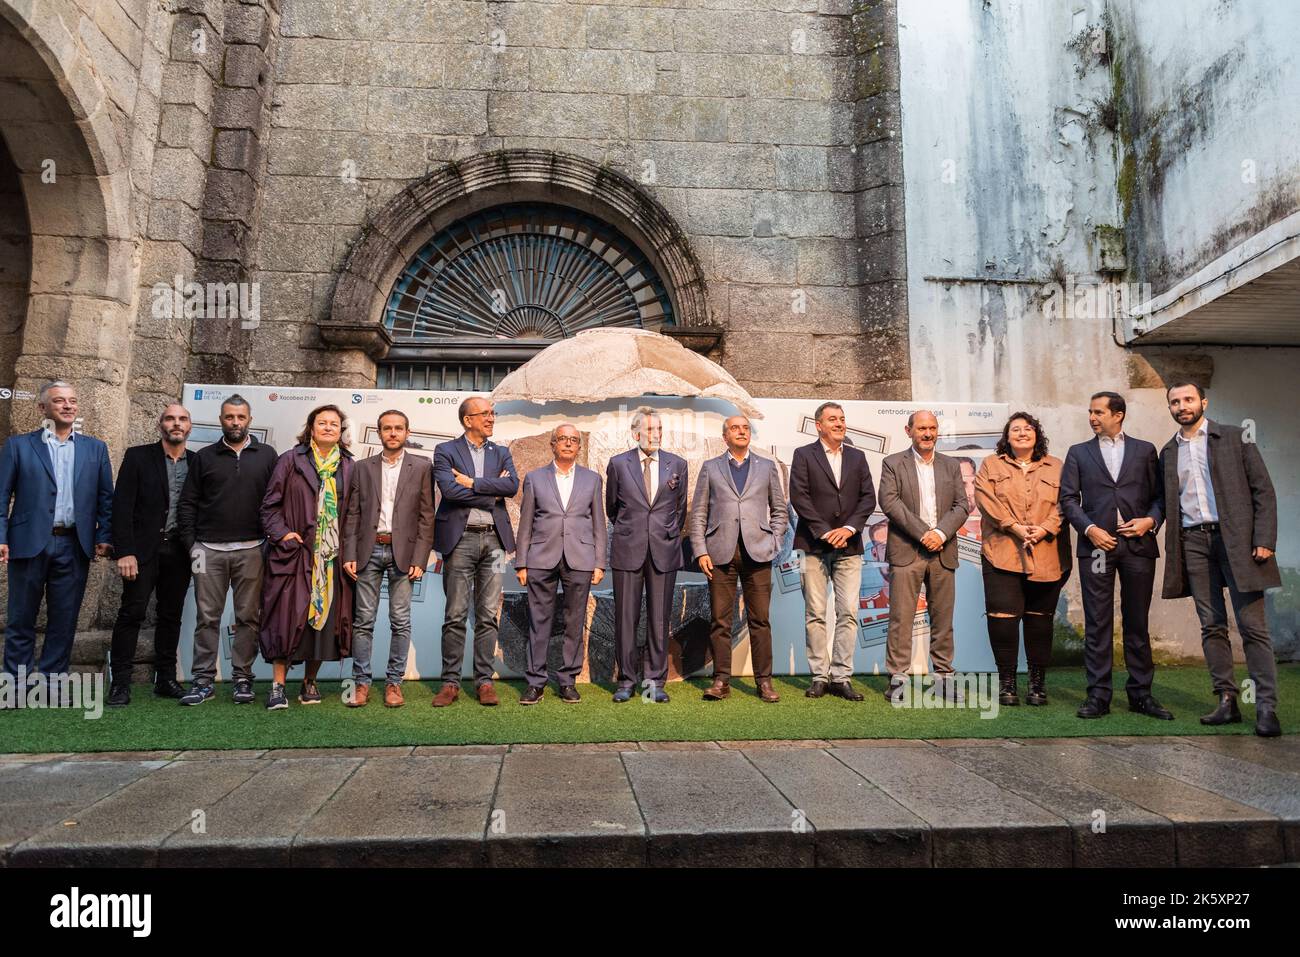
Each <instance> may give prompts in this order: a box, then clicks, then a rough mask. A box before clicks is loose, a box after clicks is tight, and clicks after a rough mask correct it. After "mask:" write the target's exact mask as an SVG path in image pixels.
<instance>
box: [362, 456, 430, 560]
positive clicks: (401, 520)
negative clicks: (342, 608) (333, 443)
mask: <svg viewBox="0 0 1300 957" xmlns="http://www.w3.org/2000/svg"><path fill="white" fill-rule="evenodd" d="M382 459H383V456H382V455H372V456H370V457H369V458H365V459H362V460H361V461H360V462H358V463H357V464H356V467H355V468H354V469H353V470H352V488H351V490H350V492H349V494H348V511H347V515H346V516H345V517H344V519H343V548H342V553H343V561H344V562H356V563H357V566H358V567H357V571H358V573H359V572H360V571H361V568H362V567H364V566H365V563H366V562H368V561H370V552H371V551H372V550H373V549H374V547H375V533H376V531H377V530H378V528H379V505H380V502H381V499H382V498H383V494H384V478H383V475H382V474H381V469H382V464H381V463H382ZM432 550H433V468H432V467H431V465H430V462H429V459H428V458H427V457H426V456H423V455H416V454H414V453H413V452H411V450H410V449H407V450H406V453H405V456H404V457H403V459H402V470H401V472H400V473H398V476H397V494H396V496H395V497H394V498H393V561H394V562H395V563H396V564H397V567H398V568H400V569H403V570H405V569H407V568H410V567H411V566H412V565H415V566H416V567H418V568H424V567H426V566H427V565H428V564H429V552H430V551H432Z"/></svg>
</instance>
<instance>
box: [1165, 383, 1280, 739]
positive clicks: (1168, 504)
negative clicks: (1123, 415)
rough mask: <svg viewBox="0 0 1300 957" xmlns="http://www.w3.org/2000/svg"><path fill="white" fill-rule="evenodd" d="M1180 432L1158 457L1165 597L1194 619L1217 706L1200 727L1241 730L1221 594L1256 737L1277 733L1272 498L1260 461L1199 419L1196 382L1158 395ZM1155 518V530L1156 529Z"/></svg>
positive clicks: (1253, 449) (1233, 430) (1200, 394)
mask: <svg viewBox="0 0 1300 957" xmlns="http://www.w3.org/2000/svg"><path fill="white" fill-rule="evenodd" d="M1165 396H1166V398H1167V399H1168V400H1169V414H1170V415H1172V416H1173V418H1174V421H1175V422H1177V423H1178V426H1179V429H1178V432H1177V433H1175V435H1174V437H1173V438H1172V439H1170V440H1169V441H1168V442H1167V443H1165V447H1164V448H1163V449H1162V450H1161V451H1160V471H1161V474H1162V475H1163V476H1164V482H1163V486H1164V488H1163V495H1162V498H1161V501H1159V502H1157V505H1158V507H1159V508H1160V510H1161V512H1162V515H1163V517H1167V519H1168V521H1166V522H1165V581H1164V588H1163V590H1162V593H1161V594H1162V595H1163V596H1164V597H1165V598H1185V597H1187V596H1188V595H1191V596H1192V600H1193V601H1194V602H1195V603H1196V615H1197V617H1198V618H1200V620H1201V648H1202V649H1203V650H1204V652H1205V663H1206V664H1207V665H1208V666H1209V668H1210V676H1211V677H1212V678H1213V679H1214V693H1215V694H1216V695H1217V696H1218V699H1219V705H1218V707H1217V708H1215V709H1214V710H1213V711H1212V712H1210V713H1209V714H1207V715H1205V716H1203V717H1202V718H1201V724H1209V725H1219V724H1235V723H1238V722H1240V721H1241V711H1240V710H1239V709H1238V707H1237V685H1236V682H1235V681H1234V679H1233V673H1232V644H1231V642H1230V641H1229V639H1228V611H1227V608H1226V606H1225V605H1224V602H1223V589H1224V588H1225V587H1226V588H1227V589H1228V594H1229V596H1230V597H1231V599H1232V610H1233V612H1234V613H1235V615H1236V618H1237V630H1238V631H1240V632H1241V645H1242V649H1243V651H1244V652H1245V654H1246V668H1247V670H1248V671H1249V672H1250V678H1251V680H1252V681H1253V682H1254V683H1255V733H1256V734H1258V735H1260V736H1262V737H1276V736H1277V735H1279V734H1281V733H1282V726H1281V724H1280V723H1279V721H1278V718H1277V664H1276V662H1275V660H1274V657H1273V643H1272V641H1270V640H1269V635H1268V621H1267V619H1266V618H1265V615H1264V589H1266V588H1276V587H1278V586H1279V585H1281V584H1282V578H1281V575H1280V574H1279V572H1278V567H1277V559H1276V558H1274V557H1273V551H1274V549H1275V548H1276V547H1277V496H1276V495H1275V494H1274V492H1273V483H1272V481H1271V480H1270V479H1269V477H1268V469H1267V468H1266V467H1265V465H1264V459H1263V456H1261V455H1260V454H1259V448H1258V446H1256V445H1255V443H1254V442H1253V441H1251V440H1249V439H1247V438H1246V437H1245V436H1244V435H1243V432H1242V430H1241V429H1239V428H1237V427H1236V426H1234V425H1223V424H1221V423H1219V422H1211V421H1210V420H1209V419H1207V418H1206V417H1205V409H1206V407H1207V406H1209V401H1208V400H1207V399H1206V398H1205V390H1204V389H1202V388H1201V387H1200V386H1199V385H1197V384H1196V383H1194V382H1178V383H1175V384H1173V385H1171V386H1170V387H1169V389H1168V390H1167V391H1166V392H1165ZM1159 523H1160V520H1159V519H1157V521H1156V524H1157V525H1159Z"/></svg>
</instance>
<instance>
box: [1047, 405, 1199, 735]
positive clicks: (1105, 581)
mask: <svg viewBox="0 0 1300 957" xmlns="http://www.w3.org/2000/svg"><path fill="white" fill-rule="evenodd" d="M1126 409H1127V405H1126V403H1125V402H1124V397H1123V396H1121V395H1120V394H1119V393H1117V392H1098V393H1097V394H1096V395H1094V396H1093V397H1092V401H1091V402H1090V403H1089V406H1088V424H1089V425H1090V426H1092V431H1093V432H1094V433H1095V438H1093V439H1092V440H1091V441H1089V442H1081V443H1080V444H1078V445H1074V446H1071V447H1070V451H1069V452H1068V453H1067V454H1066V456H1065V465H1064V466H1063V467H1062V469H1061V499H1060V501H1061V514H1062V515H1063V516H1064V518H1065V520H1066V521H1068V522H1069V523H1070V524H1071V525H1073V526H1074V530H1075V531H1076V532H1078V533H1079V544H1078V555H1079V583H1080V586H1081V591H1082V593H1083V616H1084V652H1083V654H1084V666H1085V668H1086V669H1087V673H1088V698H1087V700H1086V701H1084V703H1083V705H1082V706H1081V707H1080V708H1079V711H1078V715H1079V717H1080V718H1100V717H1102V716H1103V715H1106V714H1109V713H1110V698H1111V680H1110V673H1111V657H1112V650H1113V648H1114V644H1115V577H1116V575H1118V576H1119V585H1120V615H1121V620H1122V622H1123V632H1124V664H1125V666H1126V667H1127V668H1128V682H1127V684H1126V686H1125V690H1126V691H1127V692H1128V706H1129V710H1130V711H1136V712H1138V713H1139V714H1145V715H1148V716H1149V717H1152V718H1159V719H1162V720H1165V721H1172V720H1173V717H1174V716H1173V715H1172V714H1170V713H1169V712H1168V711H1166V710H1165V709H1164V708H1162V707H1161V706H1160V703H1159V702H1157V701H1156V699H1155V698H1154V697H1153V696H1152V694H1151V681H1152V679H1153V677H1154V674H1155V666H1154V665H1153V664H1152V661H1151V634H1150V632H1149V631H1148V630H1147V614H1148V612H1149V611H1150V609H1151V593H1152V589H1153V588H1154V587H1155V581H1156V558H1157V557H1159V555H1160V547H1159V546H1158V545H1157V544H1156V536H1155V533H1156V530H1157V529H1158V528H1159V526H1160V505H1159V497H1160V492H1161V487H1160V478H1159V475H1160V472H1159V466H1158V464H1157V457H1156V447H1155V446H1154V445H1152V444H1151V443H1150V442H1143V441H1142V440H1141V439H1135V438H1133V436H1131V435H1125V434H1124V417H1125V415H1126V414H1127V413H1126Z"/></svg>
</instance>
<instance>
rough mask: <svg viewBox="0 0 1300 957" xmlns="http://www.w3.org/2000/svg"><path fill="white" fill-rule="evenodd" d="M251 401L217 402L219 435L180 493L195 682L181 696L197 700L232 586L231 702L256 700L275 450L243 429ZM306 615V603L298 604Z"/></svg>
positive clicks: (209, 676)
mask: <svg viewBox="0 0 1300 957" xmlns="http://www.w3.org/2000/svg"><path fill="white" fill-rule="evenodd" d="M252 421H253V415H252V409H250V408H249V406H248V401H247V400H246V399H244V397H243V396H240V395H232V396H231V397H230V398H228V399H227V400H226V401H225V402H223V403H221V433H222V436H221V441H220V442H213V443H212V444H211V445H209V446H207V447H206V448H204V449H202V450H200V451H199V453H198V454H197V455H196V456H195V457H194V462H193V464H192V465H191V467H190V474H189V477H188V478H187V479H186V480H185V488H184V490H183V491H182V492H181V504H180V509H179V514H178V515H177V525H178V526H179V531H180V536H181V541H182V542H183V543H184V545H185V551H186V553H187V554H188V555H189V556H190V558H191V559H192V563H191V565H190V568H191V569H192V570H193V572H194V600H195V604H196V605H197V606H198V619H197V621H196V622H195V625H194V662H193V665H192V666H191V668H190V672H191V675H192V677H193V679H194V684H193V686H192V687H191V688H190V690H189V692H188V693H187V694H186V695H185V696H184V697H183V698H181V699H180V703H181V704H183V705H197V704H202V703H203V702H205V701H207V700H208V699H209V698H210V697H212V695H213V689H212V682H213V679H215V678H216V675H217V649H218V647H219V644H220V632H221V615H222V612H224V611H225V608H226V593H227V592H228V591H230V590H231V589H232V588H233V589H234V592H235V640H234V643H233V646H232V647H231V662H230V666H231V672H232V676H233V677H234V679H235V691H234V696H233V697H234V700H235V703H236V704H249V703H250V702H252V701H253V697H254V696H253V659H254V658H256V657H257V638H258V631H259V629H260V627H261V624H262V549H261V545H262V542H263V540H264V539H265V537H266V536H265V533H264V532H263V531H262V517H261V509H262V499H263V497H264V496H265V495H266V486H267V484H268V483H269V482H270V481H271V473H272V472H273V471H275V460H276V457H277V456H276V452H275V449H273V448H272V447H271V446H269V445H267V444H265V443H263V442H259V441H257V439H256V438H254V437H253V436H252V435H249V434H248V427H249V425H250V424H251V423H252ZM303 611H304V613H306V609H303Z"/></svg>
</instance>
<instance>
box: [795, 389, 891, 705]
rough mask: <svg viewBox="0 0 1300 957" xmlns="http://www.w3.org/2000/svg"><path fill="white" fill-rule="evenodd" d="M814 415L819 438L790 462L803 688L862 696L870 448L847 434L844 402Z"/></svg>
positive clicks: (815, 694)
mask: <svg viewBox="0 0 1300 957" xmlns="http://www.w3.org/2000/svg"><path fill="white" fill-rule="evenodd" d="M813 422H814V424H815V426H816V428H817V441H816V442H812V443H810V444H809V445H803V446H800V447H799V448H797V449H795V450H794V458H793V459H792V460H791V463H790V503H791V504H792V505H793V506H794V510H795V512H796V514H797V515H798V516H799V521H798V523H797V524H796V525H795V531H794V547H795V548H797V549H800V550H801V551H802V552H803V561H802V562H801V570H802V578H803V600H804V630H805V633H806V638H807V642H808V668H809V670H810V671H811V672H812V679H813V680H812V684H810V685H809V686H808V690H807V691H805V692H804V695H805V696H806V697H809V698H820V697H822V696H823V695H824V694H826V692H827V691H830V693H831V694H833V695H836V696H837V697H840V698H844V699H845V700H846V701H861V700H862V693H861V692H859V691H857V690H856V689H855V688H854V687H853V684H852V682H851V680H850V679H851V678H852V676H853V648H854V645H855V644H856V638H857V632H858V621H857V611H858V599H859V596H860V592H861V590H862V552H863V546H862V529H863V527H864V526H865V525H866V523H867V520H868V519H869V518H870V517H871V513H872V512H874V511H875V509H876V490H875V488H874V486H873V485H872V484H871V467H870V466H869V465H868V464H867V457H866V455H864V454H863V453H862V451H861V450H859V449H855V448H854V447H853V446H851V445H849V444H848V443H846V442H845V441H844V440H845V437H846V436H847V435H848V422H847V421H846V419H845V416H844V407H843V406H842V405H840V404H839V403H838V402H823V403H822V404H821V405H819V406H818V407H817V410H816V411H815V412H814V413H813ZM832 581H833V582H834V584H835V632H834V639H833V642H832V646H831V648H830V649H829V651H830V654H829V655H827V650H828V649H827V648H826V590H827V587H828V586H829V585H830V583H831V582H832ZM828 658H829V660H828Z"/></svg>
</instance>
